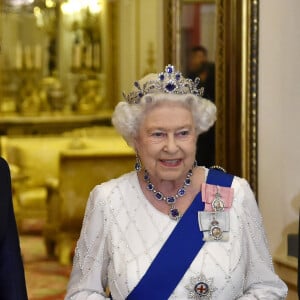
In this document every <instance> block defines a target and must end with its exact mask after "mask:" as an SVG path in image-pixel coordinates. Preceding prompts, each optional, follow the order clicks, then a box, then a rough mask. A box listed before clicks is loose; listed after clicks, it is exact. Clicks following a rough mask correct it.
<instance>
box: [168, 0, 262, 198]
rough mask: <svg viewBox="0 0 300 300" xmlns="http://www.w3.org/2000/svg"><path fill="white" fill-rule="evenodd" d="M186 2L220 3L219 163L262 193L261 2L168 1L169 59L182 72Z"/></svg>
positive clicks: (217, 82) (218, 49)
mask: <svg viewBox="0 0 300 300" xmlns="http://www.w3.org/2000/svg"><path fill="white" fill-rule="evenodd" d="M184 2H199V3H200V2H202V3H204V2H205V3H212V2H214V3H215V4H216V39H217V42H216V43H217V46H216V78H215V79H216V99H215V102H216V105H217V108H218V120H217V123H216V163H217V164H219V165H221V166H222V167H224V168H225V169H226V170H227V171H228V172H230V173H234V174H236V175H239V176H242V177H244V178H246V179H247V180H248V181H249V183H250V185H251V187H252V189H253V190H254V192H255V193H256V192H257V188H258V183H257V103H258V93H257V92H258V17H259V2H258V0H243V1H240V0H210V1H208V0H167V1H165V9H164V11H165V20H166V21H165V33H166V39H165V45H164V47H165V51H164V53H165V57H164V60H165V62H166V63H172V64H174V65H175V66H176V67H177V68H179V69H180V67H181V66H180V53H181V49H180V47H181V46H180V45H181V21H180V20H181V8H182V4H183V3H184Z"/></svg>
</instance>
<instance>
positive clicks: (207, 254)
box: [65, 169, 287, 300]
mask: <svg viewBox="0 0 300 300" xmlns="http://www.w3.org/2000/svg"><path fill="white" fill-rule="evenodd" d="M206 174H207V169H206ZM232 188H233V189H234V198H233V203H232V207H231V209H230V212H229V216H230V230H229V240H228V241H226V242H224V241H213V242H205V244H204V246H203V247H202V249H201V250H200V252H199V253H198V255H197V256H196V257H195V259H194V261H193V262H192V264H191V266H190V268H189V269H188V270H187V272H186V273H185V274H184V276H183V278H182V279H181V281H180V282H179V284H178V285H177V287H176V288H175V289H174V291H173V293H172V294H171V296H170V297H169V299H180V300H183V299H193V298H194V299H201V300H209V299H215V300H233V299H249V300H250V299H260V300H262V299H265V300H272V299H274V300H276V299H285V298H286V294H287V288H286V285H285V284H284V283H283V282H282V281H281V280H280V278H279V277H278V276H277V275H276V274H275V273H274V270H273V265H272V259H271V256H270V254H269V250H268V246H267V242H266V237H265V233H264V229H263V224H262V218H261V215H260V213H259V211H258V207H257V204H256V201H255V199H254V195H253V193H252V191H251V189H250V187H249V185H248V183H247V182H246V180H244V179H241V178H238V177H234V180H233V183H232ZM176 224H177V222H176V221H174V220H171V219H170V218H169V216H167V215H165V214H163V213H161V212H159V211H158V210H157V209H156V208H154V207H153V206H152V205H151V204H150V203H149V202H148V200H147V199H146V198H145V197H144V195H143V192H142V190H141V188H140V185H139V182H138V178H137V174H136V172H131V173H128V174H125V175H123V176H121V177H120V178H118V179H113V180H110V181H108V182H105V183H103V184H101V185H98V186H96V187H95V188H94V189H93V190H92V192H91V193H90V196H89V200H88V203H87V207H86V212H85V216H84V221H83V227H82V230H81V235H80V238H79V240H78V243H77V247H76V251H75V257H74V262H73V269H72V273H71V278H70V282H69V285H68V290H67V295H66V298H65V299H73V300H102V299H108V298H107V297H108V296H107V295H106V294H105V288H106V287H107V286H109V289H110V291H111V295H112V298H113V299H114V300H124V299H126V297H127V296H128V295H129V293H130V291H132V289H133V288H134V287H135V286H136V285H137V283H138V282H139V280H140V279H141V277H142V276H143V275H144V273H145V272H146V270H147V269H148V267H149V265H150V264H151V262H152V261H153V259H154V258H155V256H156V254H157V253H158V251H159V250H160V248H161V247H162V245H163V244H164V242H165V241H166V239H167V238H168V236H169V235H170V233H171V232H172V230H173V229H174V227H175V226H176ZM182 255H184V253H182ZM178 260H180V257H178ZM170 276H171V274H170ZM199 278H201V279H204V280H206V282H207V283H209V286H210V289H211V293H210V295H208V296H206V297H199V296H198V295H197V294H196V293H193V290H194V286H195V282H196V281H197V279H199ZM162 280H163V278H162ZM141 300H142V299H141ZM154 300H160V299H154Z"/></svg>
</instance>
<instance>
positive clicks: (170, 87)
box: [165, 81, 177, 92]
mask: <svg viewBox="0 0 300 300" xmlns="http://www.w3.org/2000/svg"><path fill="white" fill-rule="evenodd" d="M176 87H177V85H176V84H175V83H174V82H172V81H169V82H168V83H167V84H166V86H165V91H166V92H172V91H174V90H175V89H176Z"/></svg>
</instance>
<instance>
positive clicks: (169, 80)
mask: <svg viewBox="0 0 300 300" xmlns="http://www.w3.org/2000/svg"><path fill="white" fill-rule="evenodd" d="M199 83H200V78H199V77H197V78H196V79H195V80H194V81H193V80H192V79H189V78H184V77H183V76H182V74H181V73H180V72H178V71H176V70H175V67H174V66H172V65H167V66H166V67H165V72H161V73H159V74H158V76H157V79H153V80H149V81H146V82H145V83H144V84H143V85H142V86H141V85H140V83H139V82H138V81H135V82H134V86H135V87H136V89H137V90H136V91H132V92H130V93H129V94H127V95H126V94H125V93H124V92H123V97H124V99H125V100H126V101H127V102H128V103H129V104H138V103H140V101H141V99H142V97H143V96H144V95H146V94H154V93H167V94H181V95H183V94H193V95H196V96H202V94H203V88H201V89H199V88H198V86H199Z"/></svg>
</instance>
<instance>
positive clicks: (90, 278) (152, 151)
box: [66, 65, 287, 300]
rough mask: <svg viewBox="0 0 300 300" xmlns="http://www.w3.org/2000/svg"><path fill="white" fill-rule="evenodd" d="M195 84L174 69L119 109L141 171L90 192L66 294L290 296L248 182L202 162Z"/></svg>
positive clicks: (202, 127)
mask: <svg viewBox="0 0 300 300" xmlns="http://www.w3.org/2000/svg"><path fill="white" fill-rule="evenodd" d="M197 85H198V81H197V80H195V81H191V80H189V79H185V78H184V77H183V76H182V75H181V73H179V72H176V70H175V69H174V67H173V66H171V65H168V66H167V67H166V69H165V72H162V73H160V74H151V75H148V76H146V77H145V78H143V79H142V80H141V81H140V82H135V90H134V91H133V92H131V93H129V94H128V95H124V96H125V101H123V102H120V103H119V104H118V105H117V106H116V109H115V112H114V115H113V124H114V126H115V127H116V129H117V130H118V131H119V132H120V134H121V135H122V136H123V137H124V139H125V140H126V141H127V143H128V144H129V145H130V146H132V147H133V148H134V149H135V151H136V165H135V169H136V171H133V172H131V173H128V174H125V175H123V176H121V177H120V178H117V179H112V180H110V181H108V182H105V183H102V184H100V185H98V186H96V187H95V188H94V189H93V191H92V192H91V194H90V197H89V201H88V204H87V208H86V214H85V217H84V222H83V227H82V231H81V235H80V239H79V241H78V244H77V247H76V252H75V257H74V265H73V270H72V274H71V279H70V282H69V286H68V291H67V295H66V299H74V300H79V299H80V300H83V299H88V300H100V299H107V298H109V297H111V298H112V299H114V300H121V299H130V300H131V299H139V300H145V299H149V300H150V299H151V300H154V299H155V300H160V299H204V300H207V299H220V300H232V299H268V300H269V299H285V296H286V293H287V289H286V286H285V284H284V283H283V282H282V281H281V280H280V279H279V278H278V277H277V275H276V274H275V273H274V270H273V266H272V261H271V257H270V254H269V251H268V248H267V244H266V238H265V234H264V231H263V225H262V220H261V216H260V214H259V211H258V208H257V205H256V201H255V199H254V196H253V193H252V191H251V189H250V187H249V185H248V183H247V182H246V181H245V180H244V179H241V178H238V177H234V176H231V175H229V174H226V173H224V172H222V171H220V170H214V169H211V170H208V169H206V168H204V167H201V166H197V164H196V162H195V153H196V140H197V136H198V135H199V134H201V133H202V132H204V131H206V130H208V129H209V127H210V126H212V125H213V123H214V121H215V118H216V108H215V106H214V104H213V103H211V102H210V101H207V100H205V99H203V98H202V97H201V95H200V91H199V90H198V89H197ZM107 287H108V288H109V291H110V296H108V295H107V294H106V291H107Z"/></svg>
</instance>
